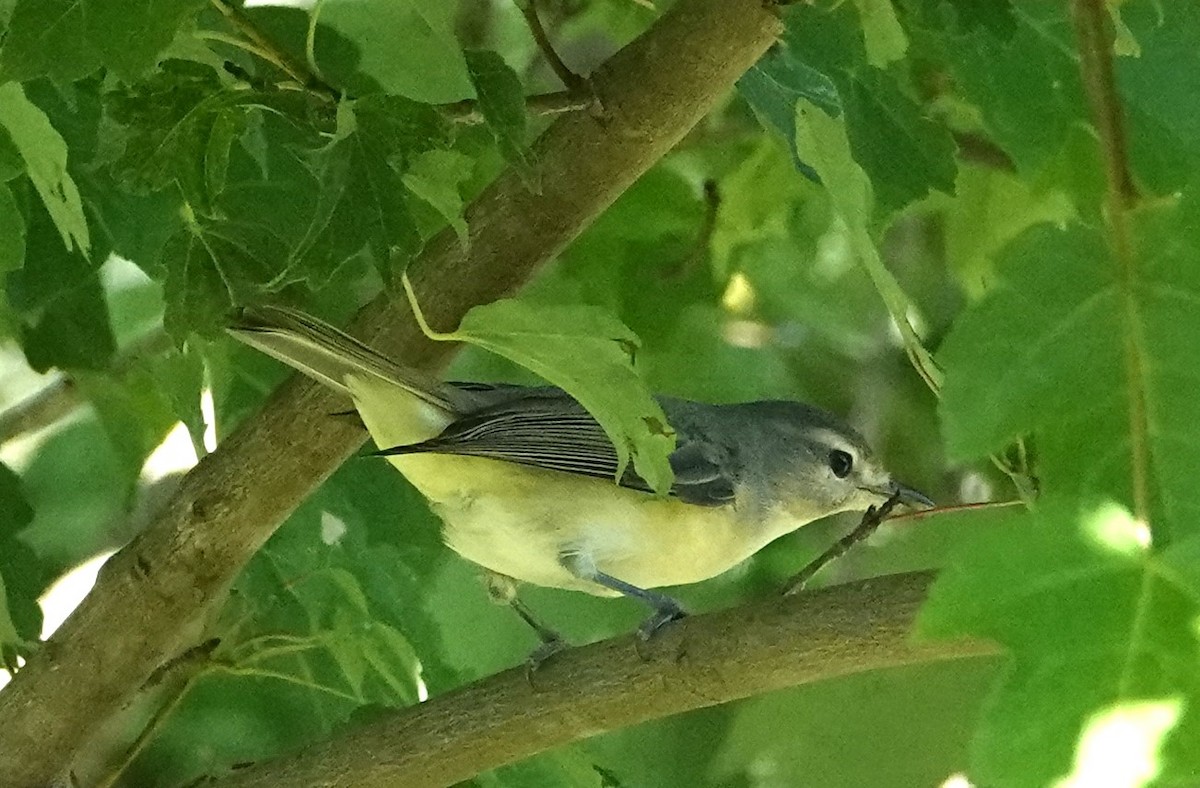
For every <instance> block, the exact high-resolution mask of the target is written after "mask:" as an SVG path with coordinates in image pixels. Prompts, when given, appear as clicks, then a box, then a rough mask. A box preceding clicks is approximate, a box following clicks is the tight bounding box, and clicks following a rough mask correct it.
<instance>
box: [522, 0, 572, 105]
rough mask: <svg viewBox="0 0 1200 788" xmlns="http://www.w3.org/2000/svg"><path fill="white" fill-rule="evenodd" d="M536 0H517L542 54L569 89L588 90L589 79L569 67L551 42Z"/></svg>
mask: <svg viewBox="0 0 1200 788" xmlns="http://www.w3.org/2000/svg"><path fill="white" fill-rule="evenodd" d="M534 2H535V0H516V3H517V8H519V9H521V15H522V16H524V17H525V23H526V24H527V25H528V26H529V32H530V33H531V34H532V35H533V40H534V42H535V43H536V44H537V47H538V49H539V50H541V53H542V56H543V57H544V58H546V62H547V63H549V64H550V68H551V69H553V71H554V73H555V74H556V75H557V76H558V78H559V80H561V81H562V83H563V85H564V86H566V88H567V90H570V91H572V92H574V93H576V94H578V93H581V92H585V91H587V90H588V86H587V80H586V79H584V78H583V77H581V76H579V75H578V74H576V73H575V72H574V71H572V70H571V69H570V68H568V67H567V64H566V63H564V62H563V61H562V58H561V57H559V56H558V52H556V51H555V49H554V45H553V44H551V43H550V38H549V36H547V35H546V28H544V27H542V20H541V19H539V18H538V14H537V8H535V7H534Z"/></svg>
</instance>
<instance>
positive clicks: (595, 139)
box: [0, 0, 780, 788]
mask: <svg viewBox="0 0 1200 788" xmlns="http://www.w3.org/2000/svg"><path fill="white" fill-rule="evenodd" d="M779 31H780V23H779V19H778V18H777V16H776V15H775V14H774V13H772V11H771V10H770V9H768V8H767V7H765V6H764V3H763V0H681V1H680V2H678V3H676V4H675V5H674V6H673V7H672V8H671V10H670V11H668V12H667V13H666V14H664V15H663V16H662V17H660V18H659V19H658V20H657V21H656V22H655V23H654V25H653V26H652V27H651V28H650V29H649V30H648V31H647V32H646V33H645V34H643V35H642V36H641V37H639V38H638V39H637V40H636V41H634V42H633V43H631V44H630V45H629V46H627V47H626V48H624V49H623V50H621V51H620V52H618V53H617V54H616V55H614V56H613V57H612V58H611V59H610V60H609V61H608V62H606V63H605V64H604V65H603V66H601V67H600V68H599V69H598V70H597V71H596V72H595V73H594V74H593V75H592V84H593V86H594V88H595V89H596V91H597V94H598V95H599V96H600V99H601V101H602V102H603V106H604V108H605V113H604V116H603V117H594V116H593V115H592V114H591V113H582V112H580V113H572V114H569V115H565V116H563V117H561V118H559V119H558V120H557V121H555V122H554V123H553V124H552V125H551V126H550V127H549V128H548V129H547V130H546V132H545V133H544V134H543V135H542V136H541V137H540V138H539V139H538V141H537V142H536V143H535V144H534V146H533V150H532V155H533V159H534V161H535V162H536V164H535V166H536V167H537V168H538V170H539V171H540V174H539V177H540V182H541V186H542V189H541V192H540V193H538V194H533V193H531V192H530V191H528V190H527V188H526V187H525V185H524V178H523V177H522V176H521V175H519V174H517V173H516V172H514V171H506V172H505V173H503V174H502V175H501V176H500V177H499V178H497V180H496V181H495V182H494V183H492V184H491V185H490V186H489V187H488V188H487V189H485V190H484V191H483V193H481V194H480V195H479V197H477V198H476V199H475V200H474V201H473V202H472V203H471V205H470V206H469V208H468V210H467V212H466V215H465V218H466V221H467V225H468V227H469V228H470V238H469V243H468V244H460V242H459V240H458V238H457V237H456V235H455V234H454V232H453V231H450V230H447V231H445V232H443V233H441V234H440V235H438V236H436V237H435V238H433V239H432V240H431V241H430V242H429V244H428V245H427V246H426V248H425V251H424V252H423V253H422V254H421V256H420V257H419V258H418V259H417V260H416V261H414V263H413V265H412V266H411V278H412V281H413V285H414V287H415V288H416V290H417V293H418V296H419V298H420V300H421V304H422V305H424V307H425V311H426V313H427V315H428V316H429V317H430V318H431V319H432V320H433V321H434V322H435V323H436V324H437V325H455V324H457V323H458V321H459V320H460V318H461V317H462V315H463V314H464V313H465V312H466V310H467V309H468V308H470V307H471V306H474V305H475V304H478V303H482V302H487V301H492V300H494V299H496V298H498V297H500V296H502V295H505V294H507V293H509V292H511V291H512V290H514V289H515V288H517V287H519V286H520V285H522V284H523V283H524V282H526V281H527V280H528V279H529V278H530V277H531V276H532V275H533V273H534V272H535V271H537V269H538V268H539V267H540V266H541V265H542V264H543V263H545V262H546V261H548V260H549V259H551V258H552V257H554V256H555V255H556V254H558V253H559V252H560V251H561V250H562V249H563V248H564V247H565V246H566V244H567V243H569V242H570V241H571V239H573V238H574V237H575V236H576V235H578V234H579V232H580V231H581V230H582V229H583V228H584V227H586V226H587V225H588V224H589V223H590V222H591V221H592V220H593V219H594V218H595V217H596V216H597V215H599V214H600V213H601V212H602V211H603V210H604V209H605V208H607V207H608V206H609V205H610V204H611V203H612V202H613V201H614V200H615V199H616V198H617V197H618V196H619V195H620V194H621V192H622V191H624V190H625V189H626V188H628V187H629V185H630V184H631V183H632V182H633V181H634V180H635V179H636V178H637V177H638V176H640V175H641V174H642V173H643V172H645V171H646V170H647V169H649V167H650V166H651V165H653V164H654V163H655V162H656V161H657V160H658V159H659V158H660V157H662V156H663V155H664V154H665V153H666V152H667V151H669V150H670V149H671V147H672V146H673V145H675V143H676V142H678V141H679V140H680V139H681V138H682V137H683V135H684V134H686V133H687V131H688V130H689V129H690V128H691V127H692V126H693V125H695V124H696V122H697V121H699V120H700V118H701V117H703V115H704V114H705V113H706V112H707V111H708V110H709V109H710V108H711V107H712V106H713V105H714V104H715V103H716V102H717V101H718V100H719V99H720V98H722V97H723V96H724V95H725V94H726V92H727V91H728V90H729V89H730V88H731V87H732V85H733V83H734V81H735V80H736V79H737V78H738V77H739V76H740V75H741V74H742V73H743V72H744V71H745V70H746V69H747V68H749V67H750V66H751V65H752V64H753V63H754V62H755V61H756V60H757V59H758V58H759V56H761V55H762V53H763V52H765V51H766V49H767V48H768V47H769V46H770V45H771V44H772V43H773V42H774V41H775V38H776V36H777V35H778V33H779ZM350 330H351V331H352V332H354V333H356V334H357V335H358V336H360V337H362V338H363V339H365V340H366V341H368V342H371V343H372V344H374V345H375V346H376V347H378V348H379V350H381V351H382V352H384V353H386V354H388V355H393V356H396V357H399V358H404V359H405V360H406V361H407V362H408V363H411V364H414V365H416V366H421V367H425V368H427V369H430V368H438V367H441V366H443V365H444V364H445V363H446V362H447V361H448V359H449V356H450V354H451V352H452V348H451V347H449V346H448V345H447V343H431V342H429V341H428V340H426V339H425V338H424V337H423V336H422V335H421V334H420V332H419V331H418V330H417V329H416V326H415V324H414V322H413V321H412V319H411V316H410V313H409V312H408V310H407V309H405V308H404V305H403V304H402V303H397V304H395V305H393V304H392V303H391V302H390V300H389V299H388V298H387V297H386V296H383V297H380V298H379V299H377V300H376V301H375V302H373V303H372V304H370V305H368V306H367V307H366V308H365V309H364V310H363V311H362V312H361V313H360V314H359V316H358V318H357V319H356V320H355V322H354V324H353V325H352V326H351V329H350ZM342 408H344V402H341V401H340V400H339V399H338V397H337V395H336V394H335V393H334V392H332V391H330V390H327V389H323V388H321V387H319V386H317V385H316V384H312V383H309V382H307V381H304V380H301V379H299V378H295V377H294V378H292V379H291V380H289V381H288V382H287V383H285V384H284V385H283V386H281V387H280V388H279V389H278V390H277V391H276V392H275V393H274V394H273V395H272V396H271V397H270V398H269V400H268V401H267V403H266V405H265V407H264V409H263V410H262V411H261V412H260V413H259V414H258V415H257V416H256V417H254V418H251V419H248V420H247V421H246V422H245V423H243V425H242V426H241V427H240V428H239V429H238V430H237V431H236V432H235V433H234V434H233V435H231V436H230V437H229V438H228V439H226V440H225V441H224V442H223V443H222V444H221V446H220V448H219V449H218V450H217V451H216V452H214V453H213V454H211V455H209V456H208V457H206V458H204V460H202V461H201V462H200V464H199V465H197V466H196V468H194V469H193V470H192V472H190V473H189V474H188V475H187V477H186V478H185V479H184V480H183V482H182V483H181V484H180V487H179V491H178V492H177V493H176V495H175V496H174V497H173V498H172V499H171V500H170V501H169V502H168V503H167V504H166V505H165V507H164V509H163V511H162V512H161V514H160V515H159V517H158V518H157V521H156V522H155V523H153V524H152V525H151V526H150V527H149V528H148V529H147V530H146V531H145V532H143V533H142V534H140V535H139V536H138V537H137V538H135V539H134V540H133V542H131V543H130V544H129V545H128V546H127V547H126V548H125V549H123V550H122V551H121V552H120V553H118V554H117V555H116V556H114V557H113V558H112V560H110V561H109V562H108V564H106V565H105V568H104V570H103V571H102V572H101V574H100V577H99V582H98V583H97V584H96V587H95V589H93V591H92V593H91V594H90V595H89V596H88V597H87V599H85V600H84V602H83V604H82V605H80V607H79V608H78V609H77V610H76V611H75V613H74V614H72V616H71V617H70V618H69V619H68V620H67V621H66V623H64V624H63V626H62V627H61V628H60V629H59V630H58V631H57V632H56V633H55V635H54V637H53V638H51V640H50V641H49V642H48V643H47V644H46V646H45V647H44V648H43V649H41V650H40V651H39V653H38V654H37V655H35V656H34V657H32V658H31V659H30V660H29V662H28V664H27V665H26V666H25V667H24V668H23V669H22V670H21V671H20V672H19V673H18V674H17V675H16V677H14V679H13V681H12V683H11V684H9V686H8V687H6V688H5V689H4V691H3V692H0V730H3V731H4V732H5V734H4V736H5V740H4V747H2V748H0V785H5V786H13V787H14V788H20V786H39V787H40V786H44V785H47V784H48V783H50V782H51V781H52V780H53V779H54V778H55V776H56V775H59V774H61V773H62V772H63V771H65V770H66V769H67V768H69V766H70V763H71V760H72V758H73V757H74V755H75V754H76V753H77V752H79V751H80V750H81V749H82V748H84V747H85V746H86V744H87V742H88V737H89V735H91V734H92V733H93V732H94V731H96V730H97V729H98V728H99V727H100V724H101V723H102V722H103V721H104V720H106V719H107V718H109V717H110V716H111V715H112V714H113V713H114V712H116V711H117V710H118V709H120V707H121V705H122V703H123V702H124V701H125V700H126V699H127V698H128V697H130V696H131V695H132V694H133V693H134V692H136V691H137V689H138V688H139V687H140V686H141V685H142V684H143V683H144V682H145V681H146V680H147V679H148V678H149V677H150V675H151V674H152V673H153V671H154V670H155V668H157V667H158V666H159V665H162V664H163V663H165V662H167V661H169V660H170V659H171V658H172V657H173V656H175V655H177V654H179V653H180V652H182V651H184V650H185V649H187V648H188V647H189V646H191V645H193V644H194V643H195V641H196V640H198V639H199V637H200V635H199V631H200V626H199V624H198V622H199V620H200V619H201V617H202V615H203V614H204V613H205V612H207V611H208V610H209V609H210V608H212V607H213V606H215V605H218V604H220V603H221V602H222V600H223V599H224V596H225V593H226V590H227V589H228V587H229V584H230V583H231V582H232V581H233V579H234V578H235V577H236V575H237V573H238V572H239V571H240V570H241V568H242V567H243V566H244V565H245V563H246V562H247V561H248V560H249V559H250V557H251V556H252V555H253V554H254V552H255V551H256V550H257V549H258V548H259V547H260V546H261V545H262V544H263V542H265V541H266V540H267V538H268V537H269V536H270V535H271V533H272V532H273V531H274V530H275V528H277V527H278V526H279V524H280V523H282V522H283V521H284V520H285V519H286V518H287V517H288V515H290V514H291V512H292V511H293V510H294V509H295V508H296V506H297V505H299V502H300V501H301V500H302V499H303V498H304V497H305V496H307V495H308V494H309V493H310V492H312V490H313V489H314V488H316V486H317V485H319V484H320V483H321V482H323V481H324V480H325V479H326V477H328V475H329V474H330V473H331V472H332V470H333V469H334V468H335V467H336V466H337V465H338V464H339V463H341V462H342V461H343V460H344V459H345V458H346V457H348V456H349V455H350V454H351V453H352V452H353V451H354V450H355V449H357V448H358V447H359V446H360V445H361V444H362V441H363V440H364V437H365V436H364V433H363V432H362V430H361V429H360V428H358V427H355V426H354V425H351V424H347V423H346V422H345V421H344V420H341V419H331V418H328V416H327V415H326V414H328V413H331V412H334V411H337V410H340V409H342Z"/></svg>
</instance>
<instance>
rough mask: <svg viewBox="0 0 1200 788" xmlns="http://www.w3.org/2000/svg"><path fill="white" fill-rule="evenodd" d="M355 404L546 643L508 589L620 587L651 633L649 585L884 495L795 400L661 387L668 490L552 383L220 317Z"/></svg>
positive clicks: (278, 315)
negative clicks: (459, 373)
mask: <svg viewBox="0 0 1200 788" xmlns="http://www.w3.org/2000/svg"><path fill="white" fill-rule="evenodd" d="M229 331H230V333H231V334H232V335H233V336H234V337H236V338H237V339H239V340H241V341H243V342H245V343H246V344H248V345H251V346H253V347H255V348H257V349H259V350H261V351H263V352H265V353H267V354H269V355H271V356H274V357H275V358H277V359H279V360H280V361H283V362H284V363H286V364H288V365H290V366H292V367H294V368H296V369H298V370H300V371H301V372H304V373H305V374H307V375H309V376H311V377H313V378H315V379H316V380H318V381H320V382H322V383H324V384H326V385H329V386H332V387H333V388H334V389H337V390H338V391H340V392H342V393H344V394H346V395H348V396H349V397H350V398H351V400H353V402H354V405H355V407H356V408H357V410H358V413H359V415H360V416H361V418H362V420H363V423H364V424H365V425H366V428H367V430H368V431H369V432H370V433H371V436H372V438H373V439H374V440H375V443H376V445H377V446H378V447H379V448H380V451H379V452H378V453H379V454H380V455H382V456H386V457H387V458H388V460H389V461H390V462H391V463H392V464H393V465H394V466H395V467H396V468H397V469H399V471H400V472H401V473H403V474H404V475H405V476H406V477H407V478H408V480H409V481H410V482H411V483H412V484H413V486H414V487H416V489H417V490H419V491H420V492H421V493H422V495H424V496H425V498H427V499H428V501H429V503H430V506H431V508H432V509H433V511H434V512H435V513H436V514H437V515H438V516H439V517H440V518H441V520H442V522H443V523H444V532H443V536H444V539H445V542H446V544H447V545H449V546H450V548H451V549H453V550H454V551H455V552H457V553H458V554H459V555H461V556H462V557H463V558H465V559H467V560H468V561H471V562H472V563H475V564H477V565H479V566H481V567H483V568H484V569H486V570H488V571H489V572H491V573H493V575H495V576H498V577H495V578H494V579H493V581H492V583H491V587H492V592H493V595H494V596H496V597H497V598H498V599H500V600H501V601H504V602H507V603H509V604H510V605H512V606H513V608H514V609H515V610H516V612H517V613H518V614H519V615H520V616H521V617H522V618H523V619H525V620H526V622H528V623H529V624H530V625H531V626H533V627H534V629H535V630H536V631H537V632H538V634H539V636H541V638H542V640H543V642H544V644H545V645H547V646H548V647H550V650H553V649H554V648H556V647H557V646H558V644H559V643H561V641H560V639H559V638H558V636H557V635H556V634H555V633H554V632H553V630H551V629H549V628H547V627H545V626H543V625H541V624H540V623H539V622H538V621H537V620H536V619H535V618H534V617H533V616H532V614H531V613H530V612H529V611H528V610H527V609H526V608H525V607H524V606H523V605H522V604H521V603H520V601H519V600H518V598H517V596H516V592H515V583H514V582H513V581H521V582H527V583H532V584H535V585H539V586H548V587H552V588H564V589H570V590H574V591H583V592H586V593H589V594H595V595H598V596H618V595H625V596H629V597H632V598H635V599H638V600H641V601H642V602H643V603H645V604H647V605H648V606H649V607H650V608H651V609H652V611H653V614H652V615H651V616H650V618H649V619H647V620H646V621H645V622H644V623H643V624H642V625H641V627H640V628H639V633H640V634H641V635H642V636H643V637H649V636H651V635H652V634H653V633H654V632H655V631H656V630H658V629H659V628H660V627H662V626H663V625H664V624H666V623H668V622H670V621H673V620H675V619H678V618H681V617H682V616H684V615H685V613H684V611H683V608H682V607H681V606H680V605H679V603H677V602H676V601H675V600H674V599H672V598H671V597H670V596H667V595H666V594H664V593H662V592H661V591H656V590H654V589H657V588H660V587H663V586H674V585H681V584H686V583H695V582H698V581H700V580H705V579H707V578H710V577H713V576H715V575H718V574H720V573H722V572H724V571H726V570H727V569H730V568H731V567H733V566H735V565H736V564H738V563H740V562H741V561H743V560H745V559H746V558H748V557H749V556H751V555H753V554H754V553H755V552H757V551H758V550H760V549H761V548H762V547H763V546H765V545H766V544H767V543H769V542H771V541H772V540H774V539H777V538H779V537H780V536H783V535H784V534H787V533H791V532H792V531H794V530H796V529H797V528H799V527H800V526H802V525H805V524H806V523H809V522H812V521H813V520H817V519H819V518H822V517H825V516H827V515H830V514H834V513H835V512H845V511H861V510H865V509H867V508H869V507H870V506H872V505H876V504H881V503H883V502H884V501H885V500H887V499H888V498H891V497H893V496H896V497H898V498H899V499H900V501H901V502H902V503H906V504H908V505H910V506H922V507H924V506H932V505H933V502H932V501H930V500H929V499H928V498H927V497H925V496H924V495H922V494H921V493H919V492H917V491H916V490H914V489H912V488H910V487H907V486H905V485H903V484H900V483H898V482H897V481H896V480H894V479H893V478H892V476H891V475H890V474H889V473H888V472H887V471H886V470H885V469H884V468H883V466H882V465H881V464H880V463H879V461H878V460H877V459H876V458H875V456H874V455H873V454H872V452H871V450H870V448H869V447H868V446H867V444H866V441H864V440H863V438H862V436H861V435H859V434H858V433H857V432H855V431H854V430H853V429H852V428H851V427H849V426H848V425H847V424H845V423H844V422H842V421H841V420H840V419H838V418H837V417H836V416H834V415H832V414H830V413H827V412H826V411H824V410H821V409H819V408H815V407H813V406H811V405H805V404H802V403H799V402H788V401H761V402H746V403H740V404H733V405H709V404H705V403H701V402H694V401H690V400H685V399H677V398H674V397H665V396H661V397H658V398H657V399H658V402H659V403H660V404H661V406H662V408H663V411H664V412H665V414H666V416H667V418H668V420H669V421H670V424H671V426H672V427H673V428H674V430H675V432H676V437H677V444H676V449H675V451H674V452H673V453H672V454H671V456H670V458H669V459H670V465H671V468H672V470H673V471H674V473H675V479H674V483H673V485H672V486H671V489H670V492H669V495H665V496H662V495H656V494H655V493H654V492H652V491H651V489H650V486H649V485H648V484H647V483H646V482H645V481H644V480H642V479H641V478H640V477H639V476H638V475H637V474H636V473H635V472H634V471H633V470H632V469H626V470H625V471H624V473H623V474H622V475H621V477H620V479H619V480H618V479H617V471H618V467H619V461H618V457H617V452H616V450H615V449H614V448H613V445H612V443H611V441H610V440H609V438H608V436H607V434H606V433H605V432H604V430H603V429H602V428H601V427H600V425H599V424H598V423H597V422H596V420H595V419H594V418H593V417H592V416H591V415H590V414H589V413H588V412H587V411H586V410H584V408H583V407H582V406H581V405H580V404H579V403H578V402H576V401H575V400H574V399H573V398H572V397H571V396H569V395H568V394H567V393H566V392H564V391H563V390H562V389H559V388H556V387H552V386H518V385H507V384H491V383H454V382H448V383H443V382H439V381H437V380H435V379H433V378H431V377H429V376H427V375H426V374H424V373H422V372H420V371H418V370H416V369H412V368H410V367H406V366H404V365H402V364H399V363H397V362H395V361H392V360H391V359H388V358H385V357H384V356H382V355H380V354H379V353H377V352H375V351H374V350H372V349H371V348H369V347H367V346H366V345H364V344H363V343H361V342H359V341H358V340H356V339H354V338H353V337H351V336H349V335H348V334H345V333H344V332H342V331H340V330H338V329H336V328H334V327H333V326H331V325H329V324H327V323H325V322H323V321H321V320H318V319H317V318H314V317H311V316H309V315H306V314H304V313H302V312H298V311H295V310H291V309H285V308H280V307H259V308H254V309H246V310H243V311H242V313H241V316H240V318H239V320H238V322H237V323H236V324H235V325H234V326H232V327H231V328H230V329H229Z"/></svg>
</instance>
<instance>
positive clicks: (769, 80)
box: [737, 46, 842, 180]
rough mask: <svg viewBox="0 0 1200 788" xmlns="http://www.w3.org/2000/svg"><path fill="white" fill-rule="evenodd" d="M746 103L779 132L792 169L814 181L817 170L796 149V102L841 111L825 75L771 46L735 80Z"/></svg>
mask: <svg viewBox="0 0 1200 788" xmlns="http://www.w3.org/2000/svg"><path fill="white" fill-rule="evenodd" d="M737 86H738V92H740V93H741V94H742V95H743V96H745V98H746V100H747V101H748V102H750V106H751V107H753V108H754V110H755V111H756V112H758V113H759V115H760V116H761V117H762V118H763V120H764V121H765V122H767V123H769V124H770V125H772V126H774V127H775V128H776V129H778V130H779V131H780V132H782V134H783V138H784V139H785V140H787V146H788V149H789V150H790V151H791V152H792V161H793V163H794V164H795V165H796V169H798V170H800V172H802V173H803V174H804V175H806V176H808V177H809V178H812V179H813V180H817V172H816V170H814V169H813V168H812V167H810V166H809V165H807V164H805V163H804V161H803V160H802V159H801V158H800V154H799V151H797V150H796V103H797V102H798V101H800V100H801V99H807V100H808V101H811V102H812V103H814V104H816V105H817V106H819V107H821V108H822V109H825V110H828V111H830V112H833V113H835V114H836V113H839V112H841V108H842V104H841V101H840V99H839V98H838V92H837V90H838V89H837V85H836V84H835V83H834V81H833V80H832V79H830V78H829V77H828V76H826V75H825V74H823V73H821V72H820V71H817V70H816V69H815V68H812V67H811V66H808V65H805V64H804V63H803V62H801V61H800V60H799V59H798V58H795V57H792V56H791V55H790V53H789V52H788V51H787V50H786V49H785V48H784V47H782V46H775V47H772V48H771V49H770V50H769V51H768V52H767V54H765V55H763V57H762V59H760V60H759V61H758V62H757V63H755V64H754V66H753V68H751V69H750V70H749V71H747V72H746V73H745V74H744V75H743V76H742V78H741V79H739V80H738V83H737Z"/></svg>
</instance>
